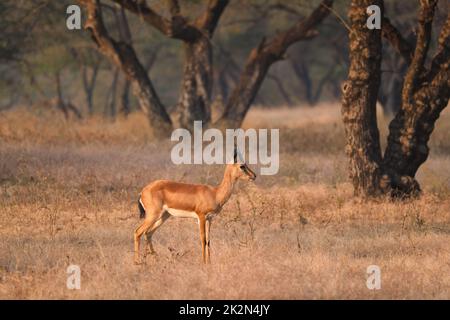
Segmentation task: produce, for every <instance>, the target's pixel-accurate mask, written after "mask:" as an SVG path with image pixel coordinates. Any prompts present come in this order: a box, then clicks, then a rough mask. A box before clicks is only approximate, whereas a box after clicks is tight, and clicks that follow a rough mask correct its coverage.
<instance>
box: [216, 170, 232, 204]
mask: <svg viewBox="0 0 450 320" xmlns="http://www.w3.org/2000/svg"><path fill="white" fill-rule="evenodd" d="M235 183H236V179H234V178H233V177H232V175H231V167H230V166H227V167H226V169H225V173H224V174H223V180H222V182H221V183H220V185H219V186H218V187H217V191H216V201H217V203H218V204H219V206H220V207H222V206H223V205H224V204H225V202H227V201H228V199H230V197H231V194H232V193H233V188H234V184H235Z"/></svg>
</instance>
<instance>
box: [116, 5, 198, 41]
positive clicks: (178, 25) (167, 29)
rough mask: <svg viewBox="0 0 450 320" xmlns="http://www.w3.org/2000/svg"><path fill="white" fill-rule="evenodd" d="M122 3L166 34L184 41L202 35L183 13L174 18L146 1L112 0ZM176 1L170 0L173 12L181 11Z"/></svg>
mask: <svg viewBox="0 0 450 320" xmlns="http://www.w3.org/2000/svg"><path fill="white" fill-rule="evenodd" d="M112 1H113V2H115V3H117V4H120V5H121V6H123V7H124V8H125V9H127V10H128V11H130V12H132V13H134V14H136V15H138V16H139V17H141V18H142V19H143V20H144V21H145V22H146V23H148V24H150V25H151V26H153V27H154V28H156V29H157V30H159V31H160V32H161V33H163V34H164V35H166V36H168V37H170V38H175V39H180V40H184V41H189V42H191V41H195V40H196V39H198V38H199V37H201V36H202V34H201V32H199V30H197V28H195V27H194V26H192V25H190V24H188V22H187V21H186V19H185V18H184V17H182V16H181V15H175V16H173V17H172V19H167V18H164V17H163V16H161V15H159V14H158V13H157V12H155V11H154V10H153V9H151V8H150V7H149V6H147V4H146V3H145V2H142V1H139V2H138V1H134V0H112ZM175 3H176V1H169V8H170V11H171V13H173V12H179V6H178V8H177V5H176V4H175Z"/></svg>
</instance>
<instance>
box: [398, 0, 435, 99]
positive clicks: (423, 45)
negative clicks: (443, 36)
mask: <svg viewBox="0 0 450 320" xmlns="http://www.w3.org/2000/svg"><path fill="white" fill-rule="evenodd" d="M436 4H437V0H420V11H419V25H418V31H417V42H416V48H415V50H414V55H413V58H412V61H411V64H410V66H409V68H408V71H407V73H406V76H405V82H404V85H403V92H402V96H403V101H404V102H409V101H411V98H412V94H413V92H414V91H415V90H416V88H417V87H418V83H419V79H420V77H421V76H423V72H424V70H425V59H426V57H427V53H428V49H429V46H430V39H431V28H432V24H433V17H434V11H435V8H436Z"/></svg>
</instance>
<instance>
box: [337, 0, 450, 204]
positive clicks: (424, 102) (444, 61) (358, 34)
mask: <svg viewBox="0 0 450 320" xmlns="http://www.w3.org/2000/svg"><path fill="white" fill-rule="evenodd" d="M371 4H377V5H379V6H380V8H383V1H382V0H380V1H377V2H374V1H371V0H352V4H351V7H350V9H349V18H350V22H351V29H352V32H351V33H350V71H349V77H348V80H347V81H346V82H345V83H344V85H343V98H342V99H343V100H342V116H343V120H344V125H345V132H346V136H347V147H346V150H347V154H348V155H349V158H350V176H351V178H352V181H353V185H354V188H355V193H356V194H357V195H364V196H376V195H379V194H390V195H392V196H400V197H404V196H411V195H418V194H420V191H421V190H420V186H419V183H418V182H417V181H416V179H415V175H416V173H417V170H418V169H419V167H420V166H421V165H422V164H423V163H424V162H425V161H426V159H427V157H428V154H429V148H428V145H427V143H428V140H429V138H430V135H431V133H432V131H433V129H434V125H435V122H436V120H437V119H438V117H439V115H440V113H441V111H442V110H443V109H444V108H445V107H446V106H447V104H448V101H449V96H450V72H449V65H450V50H449V44H450V18H449V17H448V18H447V21H446V24H445V26H444V27H443V29H442V31H441V34H440V36H439V44H438V48H437V53H436V55H435V57H434V58H433V59H432V62H431V67H430V68H429V69H427V67H426V66H425V61H426V57H427V53H428V48H429V45H430V38H431V26H432V22H433V17H434V11H435V8H436V4H437V1H436V0H430V1H421V2H420V5H421V7H420V11H419V23H418V32H417V41H416V45H415V48H414V50H411V49H409V48H412V46H411V47H410V45H409V44H408V43H407V41H406V40H404V39H403V37H402V36H401V34H400V33H399V32H395V33H391V36H389V37H386V36H385V35H384V36H385V37H386V38H387V39H388V41H389V42H390V43H391V44H392V45H393V46H394V48H396V49H397V51H398V52H399V53H400V54H401V55H402V56H403V58H404V59H405V62H406V63H409V66H408V70H407V72H406V75H405V79H404V83H403V88H402V95H401V96H402V104H401V108H400V110H399V111H398V113H397V114H396V116H395V117H394V119H393V120H392V122H391V123H390V125H389V137H388V144H387V147H386V151H385V153H384V157H383V158H382V157H381V150H380V144H379V137H378V129H377V127H376V112H375V111H376V110H375V103H376V96H377V93H378V89H379V81H380V63H381V37H380V32H379V31H378V30H369V29H367V28H366V27H365V20H367V15H366V13H365V12H366V8H367V6H368V5H371ZM383 21H384V24H383V27H382V28H387V29H388V30H391V31H392V25H391V24H390V22H388V23H386V21H389V20H386V19H384V20H383ZM386 33H387V31H386V30H384V31H383V34H386ZM393 34H394V35H395V36H392V35H393Z"/></svg>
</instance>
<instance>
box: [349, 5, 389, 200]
mask: <svg viewBox="0 0 450 320" xmlns="http://www.w3.org/2000/svg"><path fill="white" fill-rule="evenodd" d="M372 4H375V5H378V6H379V7H380V8H381V10H382V11H383V9H384V8H383V1H374V0H352V3H351V5H350V9H349V11H348V18H349V20H350V28H351V30H352V31H351V32H350V69H349V74H348V79H347V81H345V82H344V83H343V85H342V118H343V121H344V127H345V134H346V137H347V147H346V153H347V155H348V157H349V159H350V178H351V180H352V182H353V186H354V190H355V194H356V195H368V194H371V195H373V194H376V193H378V191H379V185H380V183H379V180H380V176H381V168H380V164H381V148H380V138H379V132H378V127H377V119H376V103H377V95H378V89H379V86H380V77H381V69H380V67H381V48H382V47H381V31H380V30H370V29H369V28H367V26H366V21H367V18H368V16H367V13H366V8H367V7H368V6H370V5H372Z"/></svg>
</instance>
